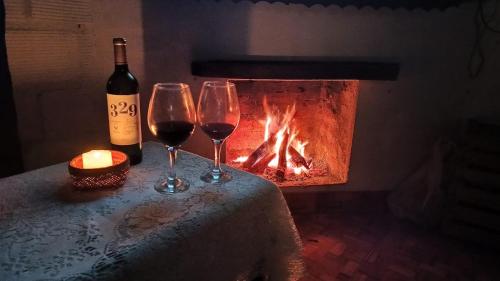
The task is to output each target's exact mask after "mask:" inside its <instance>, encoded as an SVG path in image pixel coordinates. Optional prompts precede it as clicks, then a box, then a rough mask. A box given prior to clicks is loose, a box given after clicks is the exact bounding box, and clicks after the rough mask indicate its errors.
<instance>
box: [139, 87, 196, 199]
mask: <svg viewBox="0 0 500 281" xmlns="http://www.w3.org/2000/svg"><path fill="white" fill-rule="evenodd" d="M147 120H148V127H149V129H150V131H151V133H152V134H153V135H154V136H155V137H156V138H157V139H158V140H159V141H160V142H161V143H163V144H164V145H165V146H166V148H167V150H168V153H169V159H170V161H169V167H168V171H167V176H166V178H160V180H159V181H158V182H157V183H156V184H155V189H156V190H157V191H158V192H161V193H177V192H182V191H185V190H187V189H188V188H189V182H188V181H186V180H184V179H180V178H177V176H176V174H175V167H174V166H175V159H176V154H177V148H178V147H179V146H180V145H182V144H183V143H184V142H185V141H186V140H187V139H188V138H189V137H190V136H191V135H192V134H193V131H194V128H195V123H196V112H195V107H194V102H193V98H192V96H191V91H190V89H189V86H188V85H187V84H184V83H157V84H155V85H154V86H153V94H152V96H151V99H150V101H149V108H148V119H147Z"/></svg>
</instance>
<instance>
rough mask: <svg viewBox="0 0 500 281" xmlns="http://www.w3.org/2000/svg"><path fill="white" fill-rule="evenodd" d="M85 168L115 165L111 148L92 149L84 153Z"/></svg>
mask: <svg viewBox="0 0 500 281" xmlns="http://www.w3.org/2000/svg"><path fill="white" fill-rule="evenodd" d="M82 159H83V168H84V169H96V168H104V167H110V166H113V157H111V151H109V150H91V151H89V152H86V153H83V154H82Z"/></svg>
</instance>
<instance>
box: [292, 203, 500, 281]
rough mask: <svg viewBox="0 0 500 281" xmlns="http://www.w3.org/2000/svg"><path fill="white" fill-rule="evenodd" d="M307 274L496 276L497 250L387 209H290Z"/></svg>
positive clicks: (316, 277) (309, 278)
mask: <svg viewBox="0 0 500 281" xmlns="http://www.w3.org/2000/svg"><path fill="white" fill-rule="evenodd" d="M294 218H295V222H296V224H297V227H298V229H299V232H300V234H301V237H302V240H303V243H304V259H305V262H306V268H307V272H306V276H305V277H304V278H303V279H302V280H301V281H333V280H388V281H392V280H406V281H408V280H426V281H427V280H429V281H431V280H500V252H496V253H495V252H494V251H492V250H491V251H490V250H485V249H484V248H480V247H474V246H471V245H468V244H464V243H461V242H459V241H457V240H454V239H451V238H448V237H447V236H444V235H441V234H439V232H438V231H436V230H426V229H424V228H421V227H419V226H416V225H414V224H412V223H410V222H406V221H401V220H398V219H397V218H395V217H394V216H392V215H391V214H389V213H378V214H377V213H376V214H373V213H372V214H352V213H351V214H346V213H344V214H343V213H340V212H336V213H331V214H316V215H294Z"/></svg>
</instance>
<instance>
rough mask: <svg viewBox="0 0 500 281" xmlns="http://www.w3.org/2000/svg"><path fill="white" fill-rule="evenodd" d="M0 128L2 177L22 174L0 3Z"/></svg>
mask: <svg viewBox="0 0 500 281" xmlns="http://www.w3.org/2000/svg"><path fill="white" fill-rule="evenodd" d="M0 89H2V92H1V93H0V126H1V128H2V133H3V135H2V141H1V142H0V158H1V160H0V177H4V176H9V175H12V174H15V173H20V172H21V171H22V170H23V161H22V155H21V148H20V144H19V136H18V133H17V118H16V108H15V105H14V99H13V96H12V83H11V79H10V72H9V66H8V63H7V48H6V46H5V6H4V4H3V1H0Z"/></svg>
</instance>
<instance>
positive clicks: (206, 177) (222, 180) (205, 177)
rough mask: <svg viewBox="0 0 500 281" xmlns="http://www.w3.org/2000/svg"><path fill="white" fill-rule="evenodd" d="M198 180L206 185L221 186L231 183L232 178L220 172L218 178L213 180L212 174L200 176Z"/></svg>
mask: <svg viewBox="0 0 500 281" xmlns="http://www.w3.org/2000/svg"><path fill="white" fill-rule="evenodd" d="M200 179H201V180H202V181H204V182H206V183H213V184H221V183H225V182H228V181H231V180H232V179H233V177H232V176H231V175H230V174H229V173H226V172H222V173H221V174H220V175H219V177H218V178H214V176H213V175H212V173H207V174H205V175H203V176H201V177H200Z"/></svg>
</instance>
